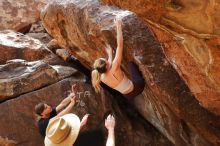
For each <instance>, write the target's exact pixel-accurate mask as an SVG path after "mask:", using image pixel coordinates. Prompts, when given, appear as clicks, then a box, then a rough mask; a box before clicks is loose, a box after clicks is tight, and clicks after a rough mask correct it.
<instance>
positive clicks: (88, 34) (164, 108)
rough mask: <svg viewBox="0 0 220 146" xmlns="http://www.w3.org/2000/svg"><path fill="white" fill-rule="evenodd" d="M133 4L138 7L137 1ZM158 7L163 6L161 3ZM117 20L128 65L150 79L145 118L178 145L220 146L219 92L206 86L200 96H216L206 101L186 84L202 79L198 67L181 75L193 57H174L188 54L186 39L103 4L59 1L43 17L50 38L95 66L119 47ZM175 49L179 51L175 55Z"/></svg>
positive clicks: (139, 103)
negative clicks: (107, 47) (118, 18)
mask: <svg viewBox="0 0 220 146" xmlns="http://www.w3.org/2000/svg"><path fill="white" fill-rule="evenodd" d="M138 2H139V1H137V3H138ZM134 3H136V2H134ZM143 3H144V2H143ZM149 3H150V2H149ZM140 4H141V3H140ZM128 5H133V1H130V2H129V4H128ZM154 5H156V6H157V3H156V2H155V3H154ZM160 5H161V4H159V6H160ZM133 6H135V5H133ZM144 6H145V5H144ZM159 8H160V7H159ZM161 9H162V8H161ZM157 10H158V11H159V9H155V10H153V11H154V14H155V15H156V14H157ZM159 12H160V11H159ZM159 12H158V15H159V14H160V13H159ZM116 15H121V17H122V18H123V35H124V65H125V66H126V64H127V61H128V60H133V61H134V62H136V63H137V64H138V65H139V67H140V70H141V71H142V73H143V75H144V78H145V80H146V88H145V90H144V92H143V94H142V95H141V96H139V97H137V98H136V99H135V105H136V107H137V108H138V109H139V111H140V113H141V114H142V115H143V117H145V118H146V119H147V120H148V121H150V122H151V123H152V124H153V125H154V126H155V127H157V128H158V129H159V130H160V131H161V132H162V133H163V134H164V135H165V136H166V137H168V138H169V140H171V141H172V142H173V143H174V144H175V145H178V146H186V145H200V146H201V145H204V146H209V145H219V144H220V136H219V132H218V129H219V128H220V124H219V120H220V117H219V116H217V115H219V114H220V112H219V109H220V106H219V102H218V101H219V100H217V99H218V97H219V96H216V95H219V94H218V90H215V89H217V88H214V87H213V88H212V86H208V84H205V85H204V84H203V85H201V86H204V87H205V86H206V85H207V88H203V89H204V90H200V91H204V92H200V93H205V91H206V90H205V89H208V90H207V91H208V92H207V93H208V95H210V96H211V95H213V96H211V98H206V100H202V99H204V98H205V97H204V94H203V95H202V94H201V95H202V96H197V94H195V93H194V91H195V90H192V89H191V85H189V84H188V82H186V79H188V80H189V81H190V80H191V81H194V79H196V77H200V76H197V75H196V72H195V71H196V69H197V66H193V63H192V64H190V66H189V69H191V70H190V72H192V73H195V74H191V76H190V77H189V76H185V74H180V73H182V72H181V70H180V69H179V66H178V64H176V63H178V61H181V62H185V64H187V63H189V62H190V61H191V58H190V57H191V56H190V55H189V54H188V56H184V54H181V55H183V56H181V57H179V58H178V55H175V54H174V53H177V54H180V53H178V51H180V52H183V51H182V50H183V48H184V45H182V44H181V43H180V42H181V41H180V38H177V39H174V36H173V35H172V34H171V33H168V32H166V30H165V29H163V28H162V27H158V25H155V26H152V25H150V24H149V23H150V22H149V23H146V22H143V21H142V20H141V19H139V18H138V17H137V16H136V15H135V14H134V13H132V12H129V11H125V10H120V9H118V8H115V7H109V6H106V5H101V4H100V3H99V2H98V1H97V0H93V1H89V0H79V1H74V0H70V1H62V3H61V2H60V0H55V1H54V2H53V4H49V5H47V6H46V7H45V9H44V11H43V12H42V14H41V18H42V20H43V24H44V26H45V28H46V30H47V31H48V33H49V34H50V35H51V36H53V37H54V38H55V39H56V40H57V42H58V43H59V45H60V46H62V47H63V48H66V49H68V50H69V51H70V52H71V53H72V54H74V55H75V56H77V57H78V58H79V59H80V60H81V61H82V62H83V63H84V64H85V65H87V66H90V67H91V66H92V64H93V62H94V60H95V59H97V58H99V57H105V56H106V54H105V51H104V48H105V45H106V44H110V45H111V46H112V47H114V48H115V47H116V32H115V26H114V21H113V20H114V18H115V16H116ZM156 18H157V17H156ZM161 43H164V44H165V46H164V45H161ZM169 45H170V46H169ZM172 47H173V48H172ZM171 48H172V50H173V51H170V50H171ZM168 51H169V54H168V53H167V52H168ZM194 52H195V51H194ZM185 53H187V52H186V51H185ZM202 54H204V53H202ZM172 55H174V56H172ZM174 57H175V58H174ZM172 58H173V60H172ZM202 60H203V59H201V61H202ZM193 62H195V61H193ZM190 67H191V68H190ZM193 67H194V68H193ZM124 69H125V70H126V68H124ZM192 69H194V70H192ZM202 69H203V68H200V70H199V72H200V71H201V70H202ZM188 71H189V70H188ZM194 75H195V76H194ZM215 75H216V74H215ZM184 77H185V78H184ZM217 77H218V76H217ZM198 79H201V81H202V79H204V80H206V79H205V78H198ZM185 82H186V83H187V84H186V83H185ZM207 83H208V81H207ZM198 85H200V84H198ZM196 87H198V86H196ZM209 89H210V90H209ZM211 89H213V90H211ZM214 95H215V96H214ZM213 99H215V100H213ZM205 101H206V102H205ZM205 103H209V104H208V105H207V104H205Z"/></svg>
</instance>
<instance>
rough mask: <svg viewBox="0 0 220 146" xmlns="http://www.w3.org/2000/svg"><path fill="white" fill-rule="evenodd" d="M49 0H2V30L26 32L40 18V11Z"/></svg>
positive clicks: (0, 6) (0, 4)
mask: <svg viewBox="0 0 220 146" xmlns="http://www.w3.org/2000/svg"><path fill="white" fill-rule="evenodd" d="M46 3H47V0H16V1H11V0H1V1H0V8H1V13H0V30H4V29H12V30H14V31H20V32H25V31H27V30H28V29H29V28H30V26H31V24H32V23H34V22H37V21H39V20H40V11H41V9H42V8H43V7H44V6H45V4H46Z"/></svg>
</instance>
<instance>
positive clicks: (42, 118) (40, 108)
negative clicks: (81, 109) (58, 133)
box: [35, 84, 88, 137]
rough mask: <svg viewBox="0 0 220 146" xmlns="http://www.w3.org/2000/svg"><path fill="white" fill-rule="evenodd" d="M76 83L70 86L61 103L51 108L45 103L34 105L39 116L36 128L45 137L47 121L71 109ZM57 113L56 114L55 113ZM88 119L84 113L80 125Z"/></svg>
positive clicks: (74, 97) (74, 98) (73, 103)
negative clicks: (70, 89)
mask: <svg viewBox="0 0 220 146" xmlns="http://www.w3.org/2000/svg"><path fill="white" fill-rule="evenodd" d="M75 89H76V85H75V84H74V85H73V86H72V92H71V93H70V94H69V95H68V97H66V98H65V99H64V100H62V101H61V103H60V104H59V105H58V106H56V107H55V108H52V107H51V106H49V105H48V104H46V103H39V104H37V105H36V106H35V113H36V114H37V115H38V116H39V118H38V128H39V132H40V134H41V135H42V136H43V137H45V132H46V128H47V126H48V123H49V122H50V121H51V120H53V119H54V118H56V117H60V116H63V115H65V114H67V113H70V111H71V109H72V108H73V106H74V105H75V102H76V101H75V100H76V91H75ZM57 113H58V114H57ZM87 119H88V114H86V115H85V116H84V117H83V119H82V123H81V126H83V125H85V124H86V122H87Z"/></svg>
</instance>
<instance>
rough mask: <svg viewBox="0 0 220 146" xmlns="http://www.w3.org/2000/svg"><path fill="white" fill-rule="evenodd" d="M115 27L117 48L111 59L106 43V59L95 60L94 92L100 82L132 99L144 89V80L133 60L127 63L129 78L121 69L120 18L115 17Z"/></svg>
mask: <svg viewBox="0 0 220 146" xmlns="http://www.w3.org/2000/svg"><path fill="white" fill-rule="evenodd" d="M115 24H116V29H117V49H116V54H115V57H114V59H113V60H112V48H111V47H110V46H109V45H108V46H107V48H106V52H107V54H108V60H106V59H105V58H99V59H97V60H95V62H94V64H93V67H94V70H93V71H92V85H93V87H94V88H95V91H96V92H99V91H100V87H101V86H100V83H101V82H103V83H104V84H106V85H108V86H109V87H111V88H113V89H115V90H117V91H119V92H120V93H122V94H123V96H124V97H126V98H127V99H133V98H134V97H136V96H137V95H139V94H140V93H142V91H143V90H144V86H145V81H144V79H143V77H142V75H141V73H140V71H139V68H138V66H137V65H136V64H135V63H134V62H129V63H128V71H129V73H130V76H131V79H129V78H128V77H127V76H126V75H125V73H124V72H123V71H122V69H121V62H122V54H123V35H122V26H121V25H122V20H121V18H120V17H116V20H115Z"/></svg>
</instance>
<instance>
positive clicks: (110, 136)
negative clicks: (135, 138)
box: [106, 129, 115, 146]
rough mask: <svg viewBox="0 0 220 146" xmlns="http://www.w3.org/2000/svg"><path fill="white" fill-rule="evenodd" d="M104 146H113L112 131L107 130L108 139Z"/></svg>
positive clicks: (113, 137) (113, 135)
mask: <svg viewBox="0 0 220 146" xmlns="http://www.w3.org/2000/svg"><path fill="white" fill-rule="evenodd" d="M106 146H115V132H114V129H111V130H108V139H107V142H106Z"/></svg>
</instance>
